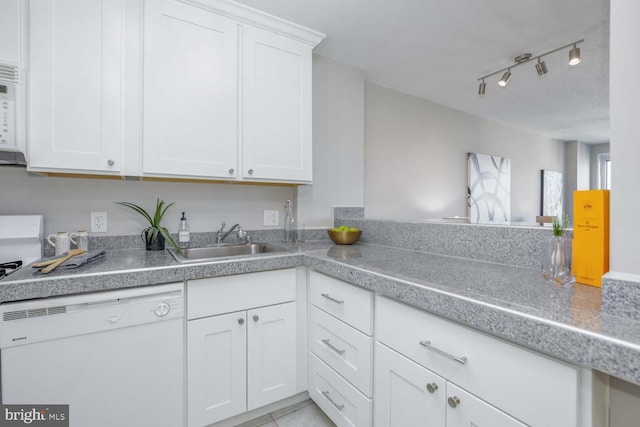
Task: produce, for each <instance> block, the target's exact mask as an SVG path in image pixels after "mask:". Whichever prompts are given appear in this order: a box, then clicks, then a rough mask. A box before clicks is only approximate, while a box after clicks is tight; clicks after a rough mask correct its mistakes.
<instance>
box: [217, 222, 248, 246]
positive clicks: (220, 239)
mask: <svg viewBox="0 0 640 427" xmlns="http://www.w3.org/2000/svg"><path fill="white" fill-rule="evenodd" d="M226 225H227V223H226V222H224V221H223V222H222V227H220V230H218V232H217V233H216V243H222V242H223V241H224V239H226V238H227V237H228V236H229V234H231V232H232V231H233V230H235V229H236V227H240V229H239V230H238V237H240V232H242V233H244V235H245V236H246V232H245V231H244V230H243V229H242V226H241V225H240V224H235V225H234V226H233V227H231V228H230V229H229V231H227V232H226V233H225V232H224V227H225V226H226Z"/></svg>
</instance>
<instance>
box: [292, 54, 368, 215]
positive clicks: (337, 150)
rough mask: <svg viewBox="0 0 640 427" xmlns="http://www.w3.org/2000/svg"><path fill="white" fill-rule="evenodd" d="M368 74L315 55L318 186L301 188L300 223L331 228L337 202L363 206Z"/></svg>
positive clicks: (315, 169) (315, 167) (315, 175)
mask: <svg viewBox="0 0 640 427" xmlns="http://www.w3.org/2000/svg"><path fill="white" fill-rule="evenodd" d="M363 153H364V72H363V71H362V70H359V69H356V68H353V67H350V66H348V65H345V64H341V63H339V62H335V61H332V60H330V59H327V58H324V57H321V56H318V55H314V57H313V185H305V186H302V187H299V188H298V223H299V224H305V226H306V227H330V226H331V206H334V205H341V206H347V205H348V206H353V205H357V206H362V205H363V189H364V154H363Z"/></svg>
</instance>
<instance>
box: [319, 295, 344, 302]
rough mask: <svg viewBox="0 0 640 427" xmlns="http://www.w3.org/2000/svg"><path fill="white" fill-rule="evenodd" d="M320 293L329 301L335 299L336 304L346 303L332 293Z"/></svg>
mask: <svg viewBox="0 0 640 427" xmlns="http://www.w3.org/2000/svg"><path fill="white" fill-rule="evenodd" d="M320 295H322V296H323V297H325V298H326V299H328V300H329V301H333V302H335V303H336V304H344V301H342V300H339V299H335V298H333V297H332V296H331V295H329V294H320Z"/></svg>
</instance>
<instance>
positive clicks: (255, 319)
mask: <svg viewBox="0 0 640 427" xmlns="http://www.w3.org/2000/svg"><path fill="white" fill-rule="evenodd" d="M258 320H260V317H258V315H257V314H254V315H253V321H254V322H257V321H258Z"/></svg>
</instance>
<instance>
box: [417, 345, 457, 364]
mask: <svg viewBox="0 0 640 427" xmlns="http://www.w3.org/2000/svg"><path fill="white" fill-rule="evenodd" d="M420 345H421V346H423V347H427V348H428V349H429V350H433V351H435V352H436V353H438V354H440V355H442V356H444V357H448V358H449V359H452V360H455V361H456V362H458V363H459V364H461V365H464V364H465V363H467V356H454V355H453V354H449V353H447V352H446V351H442V350H440V349H439V348H438V347H434V346H433V345H432V344H431V341H420Z"/></svg>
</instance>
